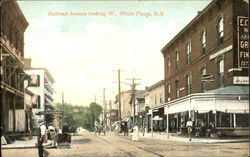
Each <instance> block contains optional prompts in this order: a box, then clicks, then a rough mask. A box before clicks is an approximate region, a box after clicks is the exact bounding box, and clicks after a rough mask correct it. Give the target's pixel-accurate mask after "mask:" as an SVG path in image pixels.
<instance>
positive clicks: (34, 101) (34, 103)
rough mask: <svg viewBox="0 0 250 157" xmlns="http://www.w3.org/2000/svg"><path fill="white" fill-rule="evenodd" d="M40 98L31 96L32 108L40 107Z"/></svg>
mask: <svg viewBox="0 0 250 157" xmlns="http://www.w3.org/2000/svg"><path fill="white" fill-rule="evenodd" d="M40 101H41V98H40V95H34V96H32V108H40V107H41V103H40Z"/></svg>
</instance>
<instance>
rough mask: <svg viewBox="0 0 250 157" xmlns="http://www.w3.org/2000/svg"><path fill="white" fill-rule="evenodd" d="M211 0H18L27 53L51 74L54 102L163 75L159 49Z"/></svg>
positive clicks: (111, 96) (80, 100) (83, 101)
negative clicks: (24, 22) (23, 20)
mask: <svg viewBox="0 0 250 157" xmlns="http://www.w3.org/2000/svg"><path fill="white" fill-rule="evenodd" d="M210 2H211V0H192V1H191V0H185V1H184V0H183V1H182V0H176V1H173V0H165V1H143V0H141V1H132V0H131V1H128V0H127V1H85V0H82V1H66V0H65V1H18V4H19V6H20V8H21V10H22V12H23V14H24V16H25V18H26V19H27V21H28V23H29V26H28V27H27V29H26V31H25V34H24V38H25V46H24V53H25V55H24V56H25V58H31V59H32V67H45V68H47V69H48V70H49V71H50V73H51V74H52V76H53V78H54V79H55V81H56V82H55V84H54V85H53V88H54V90H55V93H54V95H53V97H54V102H61V99H62V98H61V95H62V92H63V93H64V101H65V102H67V103H71V104H74V105H89V103H90V102H93V101H95V98H96V101H97V102H98V103H99V104H102V101H103V89H104V88H105V100H112V101H114V100H115V95H116V94H118V84H117V83H116V82H117V81H118V73H117V69H121V70H122V72H121V82H122V83H121V90H122V91H124V90H129V89H130V86H129V84H130V83H131V80H129V79H131V78H137V79H138V80H137V81H136V82H137V83H138V84H139V85H138V86H137V89H145V86H151V85H153V84H154V83H157V82H158V81H160V80H163V79H164V71H163V70H164V60H163V55H162V54H161V49H162V48H163V47H164V46H165V45H166V44H167V43H168V42H169V41H170V40H171V39H172V38H173V37H174V36H175V35H176V34H177V33H178V32H179V31H181V29H183V28H184V27H185V26H186V25H187V24H188V23H189V22H190V21H191V20H192V19H193V18H194V17H195V16H196V15H197V12H198V11H201V10H202V9H204V8H205V7H206V6H207V5H208V4H209V3H210Z"/></svg>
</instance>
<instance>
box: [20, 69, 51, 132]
mask: <svg viewBox="0 0 250 157" xmlns="http://www.w3.org/2000/svg"><path fill="white" fill-rule="evenodd" d="M25 73H26V74H28V75H29V76H30V78H31V80H30V81H29V83H28V82H27V81H26V82H25V83H24V86H25V87H27V89H29V90H30V91H31V92H33V93H34V94H35V95H34V96H33V97H32V112H33V114H34V121H33V128H36V127H37V126H38V120H43V121H44V123H45V124H49V123H53V119H54V116H53V115H52V114H46V115H44V113H45V111H46V112H47V111H54V105H53V92H54V91H53V88H52V86H53V84H54V82H55V81H54V79H53V77H52V75H51V74H50V72H49V71H48V70H47V69H46V68H32V67H30V66H27V65H26V70H25ZM38 113H43V114H41V115H37V114H38ZM47 113H48V112H47Z"/></svg>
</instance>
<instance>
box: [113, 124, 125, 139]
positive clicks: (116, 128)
mask: <svg viewBox="0 0 250 157" xmlns="http://www.w3.org/2000/svg"><path fill="white" fill-rule="evenodd" d="M112 128H113V129H112V130H114V131H115V134H116V135H119V134H120V133H123V134H124V136H125V135H128V122H127V121H118V122H116V123H114V124H113V125H112Z"/></svg>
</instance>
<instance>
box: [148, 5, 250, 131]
mask: <svg viewBox="0 0 250 157" xmlns="http://www.w3.org/2000/svg"><path fill="white" fill-rule="evenodd" d="M248 39H249V38H248V2H247V1H244V0H228V1H220V0H213V1H212V2H211V3H210V4H209V5H208V6H207V7H205V8H204V9H203V10H202V11H201V12H198V15H197V16H196V17H195V18H194V19H193V20H192V21H191V22H190V23H189V24H188V25H187V26H185V27H184V28H183V29H182V30H181V31H180V32H179V33H178V34H177V35H176V36H175V37H174V38H173V39H172V40H171V41H170V42H169V43H167V44H166V45H165V46H164V47H163V48H162V50H161V52H162V54H163V57H164V76H165V100H166V101H165V103H164V104H162V105H158V106H156V107H154V109H153V110H158V109H162V110H164V115H165V116H166V119H168V120H167V121H166V122H165V123H166V124H165V125H164V126H167V127H166V129H167V130H168V131H173V132H183V130H185V127H186V126H185V125H186V121H187V118H188V117H191V118H192V120H193V121H194V124H195V127H196V128H197V130H199V127H201V124H202V123H203V124H205V128H206V129H207V130H209V128H214V129H215V130H216V132H215V133H216V134H217V135H222V136H223V135H231V136H234V135H249V132H248V129H249V119H248V117H249V96H248V95H249V77H248V75H249V74H248V70H249V69H248V68H249V63H248V60H249V52H248V51H249V50H248ZM183 128H184V129H183ZM182 129H183V130H182ZM197 134H198V133H197Z"/></svg>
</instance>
